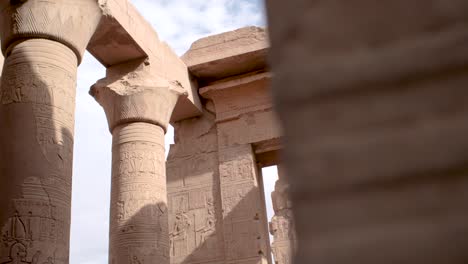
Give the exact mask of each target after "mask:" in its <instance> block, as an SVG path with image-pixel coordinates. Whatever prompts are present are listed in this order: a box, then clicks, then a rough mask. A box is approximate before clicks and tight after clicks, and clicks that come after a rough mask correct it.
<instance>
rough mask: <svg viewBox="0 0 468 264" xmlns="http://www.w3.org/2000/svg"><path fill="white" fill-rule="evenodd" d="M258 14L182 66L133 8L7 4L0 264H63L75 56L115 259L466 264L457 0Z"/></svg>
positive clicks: (91, 2) (79, 1) (270, 6)
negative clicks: (86, 87)
mask: <svg viewBox="0 0 468 264" xmlns="http://www.w3.org/2000/svg"><path fill="white" fill-rule="evenodd" d="M266 4H267V5H266V6H267V13H268V24H269V29H268V30H269V33H268V34H267V32H266V30H265V29H262V28H258V27H246V28H241V29H238V30H235V31H231V32H225V33H222V34H219V35H214V36H209V37H206V38H203V39H200V40H197V41H196V42H194V43H193V44H192V46H191V48H190V49H189V50H188V51H187V52H186V53H185V54H184V55H183V56H182V57H178V56H177V55H176V54H175V53H174V52H173V51H172V50H171V48H170V47H169V46H168V45H167V44H165V43H164V42H161V41H160V40H159V38H158V35H157V33H156V32H155V31H154V29H153V28H152V27H151V25H150V24H149V23H148V22H147V21H145V19H143V17H142V16H141V15H140V14H139V13H138V11H137V10H136V9H135V8H134V7H133V6H132V4H131V3H130V1H129V0H48V1H40V0H10V1H7V0H0V39H1V49H2V53H3V55H4V57H5V59H4V61H3V58H2V57H1V56H0V58H1V60H0V67H2V65H3V70H2V76H1V87H0V102H1V104H0V128H1V129H0V232H1V233H0V264H7V263H12V264H19V263H29V264H67V263H69V241H70V220H71V219H70V218H71V215H70V212H71V190H72V186H71V180H72V166H73V164H72V162H73V142H74V126H75V119H74V109H75V95H76V80H77V67H78V65H79V64H80V63H81V60H82V57H83V54H84V52H85V50H87V51H89V52H90V53H91V54H92V55H93V56H94V57H95V58H96V59H97V60H98V61H99V62H100V63H101V64H102V65H103V66H105V67H106V69H107V70H106V76H102V77H103V78H102V79H100V80H96V83H95V84H94V85H93V86H92V87H91V89H90V95H91V96H93V97H94V98H95V99H96V103H99V104H100V105H101V106H102V108H103V111H104V112H105V114H106V117H107V120H108V127H109V131H110V133H111V135H112V183H111V185H112V197H111V205H110V211H111V213H110V219H109V220H110V230H109V263H111V264H121V263H131V264H140V263H141V264H143V263H144V264H149V263H161V264H169V263H171V264H182V263H184V264H195V263H196V264H202V263H206V264H208V263H226V264H228V263H229V264H234V263H235V264H238V263H239V264H241V263H242V264H251V263H252V264H253V263H256V264H270V263H278V264H289V263H333V264H344V263H359V264H367V263H369V264H371V263H372V264H375V263H389V264H393V263H399V264H401V263H404V264H406V263H408V264H419V263H421V264H422V263H424V264H428V263H436V264H448V263H451V264H452V263H457V264H458V263H460V264H463V263H467V261H468V253H467V252H468V250H467V246H466V245H467V243H466V242H467V238H466V237H467V236H466V234H467V233H468V232H467V230H468V229H467V224H466V223H467V218H468V217H467V214H466V213H465V212H466V210H465V206H466V193H467V192H466V189H467V182H468V181H467V177H466V168H465V167H466V164H467V163H466V162H467V157H468V156H467V153H468V144H467V142H468V141H467V140H465V139H464V138H465V137H466V134H467V133H466V132H468V126H467V125H466V123H467V121H466V117H467V116H468V112H467V108H466V106H467V105H468V92H467V91H468V90H467V89H466V87H465V86H466V83H467V82H468V81H467V80H466V79H465V78H466V76H465V75H466V64H467V61H468V57H467V56H468V52H467V51H466V49H467V47H468V45H466V44H467V39H468V38H467V37H468V32H467V30H466V24H468V22H467V15H466V14H467V13H466V10H468V4H467V3H466V2H463V1H442V0H439V1H431V2H427V1H420V0H417V1H413V2H411V3H409V2H408V1H399V0H393V1H390V0H388V1H387V0H384V1H376V2H372V1H356V2H355V3H353V4H350V3H349V1H344V0H337V1H309V2H307V1H302V0H291V1H281V0H268V1H266ZM279 18H280V19H279ZM269 43H271V47H270V44H269ZM267 58H268V59H267ZM273 73H274V74H273ZM273 75H274V78H273ZM275 113H277V115H276V114H275ZM169 124H171V125H172V126H174V128H175V144H173V145H172V146H171V148H170V151H169V156H168V159H167V161H166V160H165V157H164V134H165V133H166V131H167V128H168V126H169ZM280 151H281V160H280V158H279V157H280V155H279V152H280ZM270 165H278V171H279V180H278V181H277V183H276V186H275V191H274V192H273V193H272V200H273V206H274V212H275V215H274V217H273V218H272V219H267V216H266V208H265V207H266V205H265V200H264V197H263V192H264V191H263V177H262V171H261V168H262V167H265V166H270ZM293 215H294V217H293ZM270 233H271V234H272V236H273V241H270V239H269V234H270ZM272 255H273V256H274V259H273V258H272Z"/></svg>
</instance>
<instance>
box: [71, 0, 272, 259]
mask: <svg viewBox="0 0 468 264" xmlns="http://www.w3.org/2000/svg"><path fill="white" fill-rule="evenodd" d="M132 2H133V4H134V5H135V6H136V8H137V9H138V10H140V12H141V13H142V14H143V16H144V17H145V18H146V19H147V20H148V21H149V22H150V23H151V24H152V25H153V27H154V28H155V29H156V31H157V32H158V34H159V36H160V39H161V40H163V41H166V42H167V43H169V45H170V46H172V47H173V49H174V50H175V51H176V52H177V53H178V54H179V55H181V54H182V53H184V52H185V51H186V50H187V49H188V48H189V47H190V44H191V43H192V42H194V41H195V40H197V39H199V38H201V37H204V36H208V35H212V34H216V33H221V32H225V31H229V30H233V29H236V28H240V27H243V26H248V25H257V26H262V25H264V24H265V22H264V21H265V19H264V16H263V7H262V5H261V4H260V3H261V0H133V1H132ZM104 76H105V69H104V67H102V66H101V65H100V64H99V63H98V62H97V61H96V60H95V59H94V58H92V57H91V55H89V54H86V55H85V57H84V59H83V63H82V65H81V66H80V68H79V72H78V90H77V107H76V131H75V157H74V176H73V204H72V233H71V235H72V237H71V256H70V257H71V259H70V263H71V264H103V263H107V254H108V230H109V223H108V218H109V202H110V174H111V172H110V169H111V139H112V138H111V135H110V133H109V130H108V127H107V120H106V118H105V115H104V111H103V110H102V108H101V107H100V106H99V104H98V103H97V102H95V101H94V99H93V98H92V97H91V96H90V95H88V90H89V87H90V86H91V85H92V84H93V83H95V82H96V81H97V80H99V79H100V78H103V77H104ZM172 142H173V130H170V131H169V132H168V133H167V135H166V146H167V145H168V144H169V143H172ZM270 185H271V184H270Z"/></svg>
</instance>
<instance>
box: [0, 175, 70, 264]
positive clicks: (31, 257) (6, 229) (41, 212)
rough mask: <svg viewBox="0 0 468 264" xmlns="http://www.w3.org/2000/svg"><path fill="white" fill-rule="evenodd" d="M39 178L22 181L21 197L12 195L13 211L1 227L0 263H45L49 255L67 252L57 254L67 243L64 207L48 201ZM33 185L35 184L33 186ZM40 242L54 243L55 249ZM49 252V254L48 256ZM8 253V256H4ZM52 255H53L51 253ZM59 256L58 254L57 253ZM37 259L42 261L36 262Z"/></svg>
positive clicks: (56, 256)
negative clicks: (15, 197) (45, 246)
mask: <svg viewBox="0 0 468 264" xmlns="http://www.w3.org/2000/svg"><path fill="white" fill-rule="evenodd" d="M34 184H40V182H39V181H38V179H28V181H27V182H26V183H25V184H23V192H24V195H23V197H25V198H22V199H15V200H14V201H13V204H14V209H15V212H14V215H12V216H11V217H10V218H9V219H8V221H7V222H6V223H5V225H4V226H3V228H2V229H1V243H0V245H1V246H0V252H1V256H2V257H1V258H0V261H2V262H0V263H2V264H3V263H38V264H41V263H48V261H49V259H50V260H53V263H55V260H58V261H59V260H64V259H66V258H67V255H60V254H63V252H59V250H68V249H65V248H63V247H64V246H59V245H67V243H68V239H69V236H68V228H69V222H68V219H67V214H64V213H63V212H64V211H65V212H66V211H67V208H60V206H55V205H52V204H51V201H50V197H49V196H48V195H47V193H46V192H45V190H44V189H42V187H36V186H37V185H34ZM35 187H36V188H35ZM43 243H46V244H56V247H54V248H55V249H54V250H52V251H51V250H47V248H44V247H43V246H41V245H42V244H43ZM48 255H49V256H48ZM6 256H8V257H6ZM51 256H53V258H52V257H51ZM59 256H60V257H59ZM39 261H42V262H40V263H39Z"/></svg>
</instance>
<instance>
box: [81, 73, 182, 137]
mask: <svg viewBox="0 0 468 264" xmlns="http://www.w3.org/2000/svg"><path fill="white" fill-rule="evenodd" d="M147 68H148V67H146V66H141V67H139V69H136V70H134V71H132V72H129V73H125V74H120V73H121V71H119V70H117V71H112V70H108V73H107V77H106V78H104V79H101V80H99V81H98V82H97V83H96V84H94V85H93V86H92V87H91V90H90V94H91V95H92V96H93V97H94V99H96V101H97V102H98V103H99V104H100V105H101V106H102V107H103V108H104V112H105V113H106V116H107V121H108V123H109V130H110V132H111V133H112V132H113V130H114V128H115V127H117V126H119V125H122V124H125V123H132V122H146V123H151V124H155V125H158V126H160V127H162V128H163V129H164V130H165V131H166V130H167V126H168V124H169V120H170V118H171V115H172V111H173V110H174V107H175V105H176V103H177V99H178V98H179V96H180V95H184V94H186V91H185V90H184V89H183V88H182V86H181V85H180V84H179V83H178V82H176V81H174V82H171V81H168V80H165V79H163V78H161V77H158V76H156V75H154V74H151V73H150V72H149V70H148V69H147Z"/></svg>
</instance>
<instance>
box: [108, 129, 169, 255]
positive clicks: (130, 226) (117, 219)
mask: <svg viewBox="0 0 468 264" xmlns="http://www.w3.org/2000/svg"><path fill="white" fill-rule="evenodd" d="M112 134H113V144H112V197H111V205H112V206H111V218H110V247H109V248H110V256H111V259H110V260H111V261H110V262H111V263H143V261H145V262H144V263H168V262H169V254H168V252H169V235H168V233H167V230H168V224H167V198H166V193H167V191H166V174H165V166H164V165H165V164H164V163H165V161H164V130H163V129H162V128H161V127H159V126H156V125H153V124H148V123H140V122H138V123H127V124H123V125H120V126H118V127H116V128H115V129H114V131H113V133H112Z"/></svg>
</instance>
